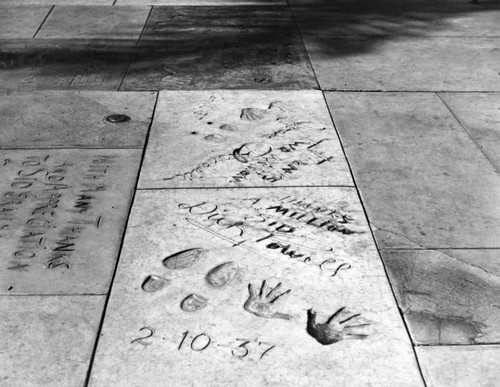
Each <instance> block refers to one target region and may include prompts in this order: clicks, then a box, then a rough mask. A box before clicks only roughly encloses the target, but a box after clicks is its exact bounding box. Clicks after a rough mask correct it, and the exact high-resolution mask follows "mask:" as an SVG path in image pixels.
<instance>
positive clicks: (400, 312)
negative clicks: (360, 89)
mask: <svg viewBox="0 0 500 387" xmlns="http://www.w3.org/2000/svg"><path fill="white" fill-rule="evenodd" d="M323 99H324V101H325V104H326V106H327V107H328V112H329V114H330V118H331V120H332V124H333V127H334V128H335V131H336V132H337V136H338V138H339V142H340V146H341V148H342V152H343V153H344V157H345V160H346V163H347V166H348V167H349V172H350V173H351V178H352V181H353V182H354V188H355V190H356V193H357V195H358V199H359V202H360V204H361V208H362V209H363V212H364V214H365V218H366V221H367V223H368V229H369V230H370V234H371V236H372V240H373V243H374V244H375V247H376V248H377V253H378V256H379V259H380V261H381V262H382V267H383V268H384V273H385V278H386V280H387V282H388V284H389V287H390V289H391V292H392V297H393V300H394V303H395V305H396V308H397V310H398V312H399V315H400V318H401V321H402V322H403V326H404V327H405V330H406V334H407V336H408V339H409V341H410V344H411V348H412V351H413V356H414V357H415V363H416V365H417V367H418V371H419V373H420V378H421V380H422V383H423V384H424V386H427V383H426V381H425V378H424V374H423V372H422V367H421V366H420V362H419V359H418V356H417V352H416V350H415V345H414V343H413V339H412V337H411V335H410V330H409V328H408V325H407V324H406V320H405V319H404V316H403V313H402V311H401V308H400V307H399V304H398V301H397V298H396V293H395V291H394V287H393V285H392V283H391V281H390V279H389V275H388V273H387V268H386V267H385V264H384V260H383V259H382V255H381V254H380V249H379V246H378V243H377V240H376V239H375V234H374V233H373V230H372V226H371V223H370V218H369V217H368V213H367V211H366V208H365V204H364V202H363V199H362V197H361V193H360V191H359V188H358V186H357V184H356V180H355V178H354V174H353V172H352V168H351V164H350V163H349V159H348V158H347V154H346V153H345V149H344V144H343V143H342V139H341V137H340V133H339V132H338V130H337V125H336V124H335V120H334V118H333V115H332V113H331V111H330V108H329V106H328V103H327V101H326V97H325V93H324V92H323Z"/></svg>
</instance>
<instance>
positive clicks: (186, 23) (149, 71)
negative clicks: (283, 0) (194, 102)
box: [121, 7, 317, 90]
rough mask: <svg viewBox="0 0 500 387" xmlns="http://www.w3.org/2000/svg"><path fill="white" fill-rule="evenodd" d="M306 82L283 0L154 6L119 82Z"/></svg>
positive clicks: (144, 85) (310, 82) (251, 85)
mask: <svg viewBox="0 0 500 387" xmlns="http://www.w3.org/2000/svg"><path fill="white" fill-rule="evenodd" d="M217 88H224V89H241V88H243V89H314V88H317V83H316V80H315V78H314V75H313V73H312V69H311V67H310V64H309V61H308V58H307V53H306V51H305V48H304V45H303V43H302V39H301V37H300V35H299V33H298V31H297V30H296V29H295V28H294V27H293V25H292V18H291V14H290V13H289V12H288V10H287V9H286V8H283V7H279V8H276V7H264V8H260V7H158V8H156V7H155V8H154V9H153V12H152V13H151V17H150V18H149V20H148V23H147V25H146V28H145V30H144V34H143V36H142V38H141V41H140V42H139V45H138V49H137V53H136V55H135V57H134V60H133V62H132V64H131V66H130V68H129V71H128V72H127V76H126V77H125V80H124V83H123V85H122V87H121V89H122V90H162V89H170V90H172V89H173V90H199V89H217Z"/></svg>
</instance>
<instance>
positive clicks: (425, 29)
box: [292, 1, 500, 40]
mask: <svg viewBox="0 0 500 387" xmlns="http://www.w3.org/2000/svg"><path fill="white" fill-rule="evenodd" d="M292 10H293V12H294V14H295V15H296V17H297V21H298V23H299V26H300V29H301V31H302V32H306V33H308V34H309V33H310V34H323V35H360V34H361V35H370V36H379V38H381V35H383V36H387V35H393V36H410V37H411V36H413V37H416V36H469V37H473V36H475V37H487V36H489V37H499V36H500V25H499V23H498V19H499V18H500V6H499V4H498V3H496V4H494V3H491V2H490V3H488V2H478V3H473V2H465V1H464V2H453V3H452V2H436V1H432V2H429V1H419V2H417V3H415V2H408V1H399V2H394V1H383V2H381V1H377V2H371V3H365V2H359V1H343V2H339V1H336V2H334V3H325V2H317V3H315V4H314V5H313V4H312V3H309V4H302V5H297V6H292ZM381 40H383V39H381Z"/></svg>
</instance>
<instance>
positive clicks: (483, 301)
mask: <svg viewBox="0 0 500 387" xmlns="http://www.w3.org/2000/svg"><path fill="white" fill-rule="evenodd" d="M382 257H383V259H384V263H385V266H386V268H387V271H388V273H389V277H390V279H391V282H392V285H393V288H394V290H395V292H396V297H397V298H398V303H399V305H400V307H401V309H402V310H403V313H404V316H405V319H406V321H407V323H408V327H409V329H410V332H411V335H412V338H413V341H414V342H416V343H418V344H426V345H427V344H431V345H445V344H476V343H495V342H496V343H498V342H499V341H500V310H499V306H500V263H499V259H498V258H499V257H500V250H439V251H435V250H417V251H415V250H411V251H408V250H406V251H405V250H385V251H382ZM450 385H454V384H450Z"/></svg>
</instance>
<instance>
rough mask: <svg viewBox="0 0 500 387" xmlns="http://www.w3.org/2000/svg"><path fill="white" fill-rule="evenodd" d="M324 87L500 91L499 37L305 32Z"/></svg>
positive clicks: (308, 49) (310, 53) (324, 88)
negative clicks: (498, 72)
mask: <svg viewBox="0 0 500 387" xmlns="http://www.w3.org/2000/svg"><path fill="white" fill-rule="evenodd" d="M304 42H305V44H306V48H307V51H308V53H309V57H310V59H311V63H312V65H313V68H314V71H315V73H316V76H317V78H318V82H319V84H320V86H321V88H322V89H323V90H381V91H498V90H500V77H499V76H498V74H497V70H496V68H497V65H496V64H497V63H499V62H500V51H499V50H498V49H497V47H498V43H499V39H498V38H467V37H460V38H444V37H414V38H409V37H406V36H404V37H396V36H393V37H381V36H319V35H304Z"/></svg>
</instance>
